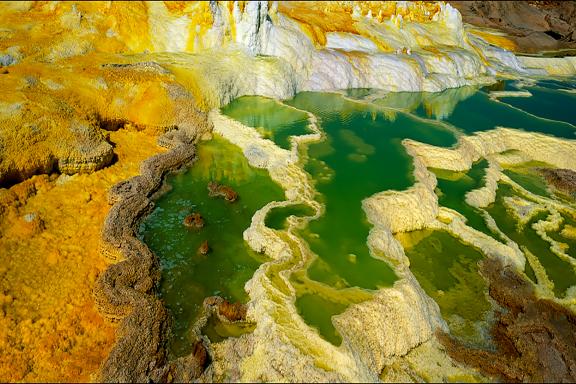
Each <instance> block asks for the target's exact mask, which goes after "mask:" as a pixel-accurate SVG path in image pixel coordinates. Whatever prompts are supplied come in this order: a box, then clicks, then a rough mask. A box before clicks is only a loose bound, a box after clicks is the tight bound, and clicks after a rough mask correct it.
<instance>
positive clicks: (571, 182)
mask: <svg viewBox="0 0 576 384" xmlns="http://www.w3.org/2000/svg"><path fill="white" fill-rule="evenodd" d="M537 171H538V172H539V173H540V174H541V175H542V176H544V178H545V179H546V181H547V182H548V184H550V185H552V186H553V187H554V188H556V189H557V190H558V191H560V192H562V193H564V194H566V195H569V196H572V197H574V196H576V172H574V171H573V170H571V169H552V168H537Z"/></svg>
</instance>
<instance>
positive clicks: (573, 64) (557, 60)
mask: <svg viewBox="0 0 576 384" xmlns="http://www.w3.org/2000/svg"><path fill="white" fill-rule="evenodd" d="M518 60H519V61H520V63H522V65H523V66H524V67H526V68H530V69H535V70H541V71H543V72H545V73H542V74H543V75H546V74H548V75H560V76H570V75H576V56H567V57H530V56H518Z"/></svg>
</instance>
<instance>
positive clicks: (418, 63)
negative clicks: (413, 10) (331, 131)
mask: <svg viewBox="0 0 576 384" xmlns="http://www.w3.org/2000/svg"><path fill="white" fill-rule="evenodd" d="M410 6H412V5H411V4H408V3H407V4H403V3H402V2H400V3H399V4H397V5H396V7H397V12H401V11H402V10H406V9H408V7H410ZM278 8H279V7H278V2H271V3H270V5H269V2H267V1H253V2H248V3H246V4H245V5H244V7H243V9H242V8H241V6H240V5H239V3H238V2H234V3H233V5H232V6H229V4H226V3H225V2H211V3H210V13H211V17H212V24H211V26H210V28H209V29H208V30H207V31H205V32H202V33H200V32H198V31H197V32H198V33H196V34H195V38H194V39H195V42H194V43H192V44H191V43H190V42H189V41H188V42H187V39H188V40H189V39H191V37H190V36H189V35H188V33H189V31H190V30H191V29H194V28H192V26H191V24H193V20H191V18H189V17H187V16H186V15H183V16H178V17H177V16H173V15H170V14H169V13H168V11H167V10H166V9H165V5H164V4H163V3H151V4H149V5H148V9H149V12H150V18H149V19H150V30H151V36H152V37H153V38H152V40H153V43H154V48H155V49H156V50H158V51H167V52H185V51H190V48H189V47H190V46H192V47H194V48H193V49H192V50H193V51H194V52H196V53H202V52H204V51H206V50H208V51H210V52H213V51H214V50H216V51H218V52H220V53H223V54H226V55H231V56H232V57H237V56H239V55H245V56H246V60H242V61H240V62H237V63H236V64H237V66H238V68H236V73H237V81H236V82H242V78H243V77H244V76H245V72H246V71H250V68H249V67H252V66H258V60H259V57H262V56H264V57H273V58H275V59H276V62H277V65H275V68H274V69H273V70H271V71H264V72H262V73H260V74H259V77H258V78H254V79H253V80H252V81H250V82H249V84H247V87H246V88H245V89H243V90H242V91H241V92H240V93H236V94H230V95H225V94H226V93H227V92H229V91H230V89H226V88H224V89H220V90H218V92H221V93H222V95H221V97H219V98H220V99H221V100H230V99H232V98H234V97H236V96H239V95H241V94H261V95H266V96H273V97H277V98H285V97H287V96H288V97H289V96H292V95H293V94H294V93H297V92H299V91H307V90H311V91H333V90H337V89H344V88H380V89H384V90H389V91H427V92H438V91H441V90H444V89H446V88H455V87H461V86H464V85H476V84H483V83H487V82H489V81H490V79H491V78H492V76H493V75H496V74H508V75H510V74H512V75H520V74H530V73H532V74H537V73H543V72H547V73H553V74H569V73H576V68H575V67H574V63H573V61H571V60H570V59H554V60H553V59H539V58H521V59H520V60H519V59H518V58H517V57H516V56H514V54H512V53H511V52H509V51H506V50H504V49H502V48H498V47H494V46H492V45H490V44H488V43H487V42H486V41H484V40H483V39H482V38H480V37H478V36H475V35H471V34H468V33H467V32H466V30H465V28H464V26H463V24H462V18H461V15H460V13H459V12H458V11H457V10H456V9H454V8H452V7H451V6H450V5H449V4H444V3H442V2H441V3H439V7H438V11H437V12H436V13H435V14H434V15H432V17H431V21H428V22H416V21H409V20H407V19H406V18H403V17H402V15H401V14H396V15H392V16H391V17H390V18H389V19H384V20H379V19H378V17H376V16H377V15H372V14H371V12H370V13H369V14H367V15H362V13H361V12H360V10H359V8H358V6H357V4H354V5H353V7H352V9H353V12H352V14H351V24H352V25H353V26H354V28H355V29H356V31H357V33H352V32H326V33H325V39H326V41H325V43H324V44H319V43H318V42H314V41H313V40H312V38H311V37H310V36H309V34H308V33H307V32H306V31H305V28H304V27H303V25H302V23H300V22H299V21H297V20H294V19H292V18H290V17H289V16H288V15H285V14H283V13H281V12H280V11H279V10H278ZM426 12H428V11H426ZM187 24H188V25H187ZM196 29H198V27H196ZM208 51H206V52H208ZM250 61H252V63H250ZM213 64H214V68H217V67H218V66H219V65H218V63H216V62H214V63H213ZM286 82H289V83H291V84H294V88H293V89H292V92H291V93H292V94H290V95H286V92H285V87H283V86H282V85H280V86H279V88H278V89H274V86H273V85H272V86H269V85H265V86H263V85H262V84H284V83H286ZM214 106H216V105H214Z"/></svg>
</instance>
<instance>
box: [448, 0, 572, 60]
mask: <svg viewBox="0 0 576 384" xmlns="http://www.w3.org/2000/svg"><path fill="white" fill-rule="evenodd" d="M449 3H450V4H451V5H452V6H454V8H456V9H458V10H459V11H460V13H461V14H462V20H463V21H464V22H466V23H469V24H472V25H476V26H480V27H488V28H495V29H499V30H501V31H503V32H505V33H506V34H507V35H508V37H509V38H511V39H512V40H513V41H514V43H516V46H517V51H519V52H524V53H535V52H539V51H551V50H558V49H574V48H576V32H575V30H576V2H574V1H450V2H449Z"/></svg>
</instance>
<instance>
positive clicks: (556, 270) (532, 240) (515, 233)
mask: <svg viewBox="0 0 576 384" xmlns="http://www.w3.org/2000/svg"><path fill="white" fill-rule="evenodd" d="M515 195H516V196H517V195H519V193H518V192H516V191H514V189H513V188H512V187H511V186H510V185H508V184H505V183H500V184H499V185H498V191H497V194H496V201H495V202H494V203H493V204H492V205H491V206H489V207H488V208H487V211H488V213H489V214H490V216H492V217H493V218H494V220H495V221H496V224H497V225H498V227H499V228H500V230H501V231H502V232H504V233H505V234H506V235H507V236H508V237H509V238H510V239H512V240H513V241H514V242H516V243H517V244H518V245H519V246H520V249H521V250H523V251H524V252H526V250H527V251H528V252H530V253H531V254H532V255H534V256H535V257H536V258H537V259H538V261H539V263H540V264H541V265H542V267H544V270H545V271H546V274H547V276H548V278H549V279H550V280H551V281H552V283H554V294H555V295H556V296H557V297H564V295H565V294H566V290H567V289H568V288H569V287H571V286H573V285H576V273H575V270H574V267H572V265H570V263H568V262H567V261H565V260H563V259H561V258H560V257H558V256H557V255H556V254H554V253H553V252H552V251H551V250H550V244H549V243H548V242H547V241H546V240H544V239H543V238H541V237H540V236H539V235H538V234H537V233H536V230H534V229H533V228H532V224H534V223H536V222H538V221H540V220H546V218H547V216H548V212H543V213H539V214H536V215H535V216H534V217H533V218H531V220H530V221H529V222H528V223H527V224H526V225H524V226H521V225H519V224H518V221H517V219H516V218H515V217H514V215H513V214H512V213H511V212H510V211H509V210H507V208H506V205H505V203H504V197H505V196H515ZM531 267H532V269H534V266H531ZM527 274H529V273H528V272H527ZM532 274H533V271H532V272H530V274H529V275H532ZM534 277H535V276H534Z"/></svg>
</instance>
